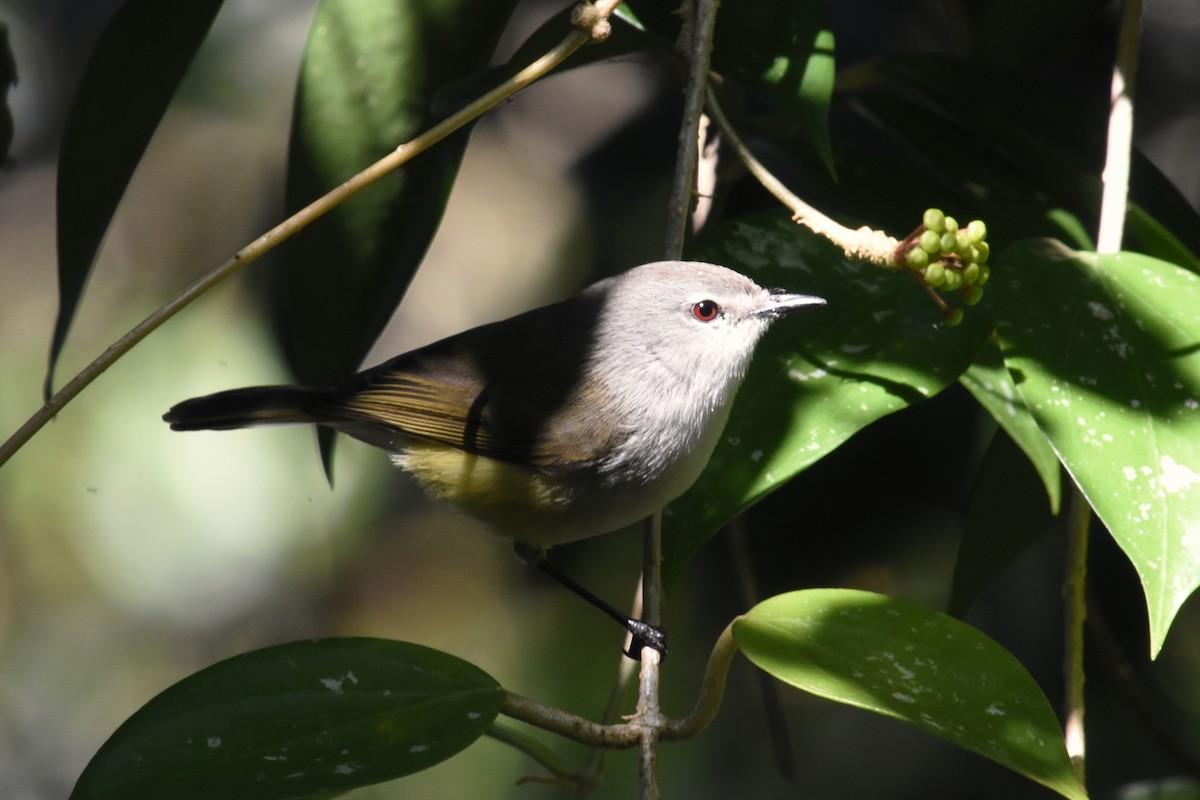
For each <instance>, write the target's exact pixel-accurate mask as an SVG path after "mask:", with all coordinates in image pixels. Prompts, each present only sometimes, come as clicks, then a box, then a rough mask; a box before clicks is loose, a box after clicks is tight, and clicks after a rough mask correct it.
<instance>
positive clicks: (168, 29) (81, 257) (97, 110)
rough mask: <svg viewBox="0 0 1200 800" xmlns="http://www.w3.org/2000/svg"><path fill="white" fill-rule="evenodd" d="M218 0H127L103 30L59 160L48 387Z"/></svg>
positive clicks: (81, 85) (77, 94) (47, 390)
mask: <svg viewBox="0 0 1200 800" xmlns="http://www.w3.org/2000/svg"><path fill="white" fill-rule="evenodd" d="M221 1H222V0H195V2H188V3H163V2H161V0H128V2H126V3H125V5H123V6H122V7H121V8H120V10H118V11H117V13H116V15H115V16H114V17H113V18H112V21H111V22H110V23H109V24H108V27H107V28H105V29H104V34H103V35H102V36H101V37H100V41H99V43H98V44H97V45H96V50H95V52H94V53H93V54H92V58H91V60H90V61H89V62H88V64H87V67H86V68H85V69H84V72H83V77H82V79H81V80H80V83H79V88H78V90H77V91H76V92H75V99H74V100H73V101H72V104H71V110H70V111H69V112H68V114H67V122H66V127H65V128H64V129H63V139H62V147H61V152H60V154H59V160H58V200H57V202H58V319H57V320H56V322H55V324H54V337H53V339H52V340H51V344H50V365H49V367H48V369H47V371H46V385H45V394H46V395H47V397H48V396H49V395H50V394H51V392H52V388H53V382H54V368H55V365H56V364H57V362H58V357H59V355H61V353H62V348H63V345H64V344H65V343H66V339H67V332H68V331H69V330H70V327H71V321H72V320H73V319H74V317H75V311H76V310H77V308H78V307H79V300H80V298H81V297H82V295H83V289H84V285H85V284H86V283H87V279H88V275H89V273H90V272H91V270H92V264H93V263H94V262H95V260H96V253H97V251H98V250H99V249H100V242H101V240H102V239H103V238H104V232H105V231H106V230H108V225H109V223H110V222H111V221H112V217H113V214H114V213H115V212H116V210H117V204H118V203H120V201H121V196H122V195H123V194H124V193H125V187H126V186H128V184H129V179H130V177H132V175H133V171H134V169H135V168H136V167H137V164H138V161H140V160H141V158H142V153H144V152H145V150H146V145H147V144H149V143H150V137H151V136H152V135H153V133H154V129H155V128H156V127H158V123H159V120H161V119H162V116H163V113H164V112H165V111H166V109H167V105H168V103H170V101H171V97H172V96H173V95H174V94H175V90H176V88H178V86H179V82H180V81H181V80H182V79H183V75H184V73H185V72H186V71H187V68H188V65H190V64H191V63H192V58H193V57H194V56H195V54H196V51H197V50H198V49H199V47H200V43H201V42H202V41H203V40H204V37H205V35H206V34H207V33H208V29H209V28H210V27H211V26H212V22H213V19H215V18H216V16H217V12H218V11H220V9H221Z"/></svg>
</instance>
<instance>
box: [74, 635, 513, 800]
mask: <svg viewBox="0 0 1200 800" xmlns="http://www.w3.org/2000/svg"><path fill="white" fill-rule="evenodd" d="M503 698H504V690H503V689H501V688H500V686H499V685H497V683H496V682H495V681H494V680H493V679H492V678H491V677H490V676H488V675H487V674H486V673H484V672H483V671H482V670H480V669H479V668H478V667H475V666H473V665H472V664H469V663H467V662H466V661H463V660H461V659H459V658H455V657H454V656H451V655H447V654H446V653H441V652H438V651H437V650H432V649H430V648H428V647H422V646H420V645H415V644H409V643H407V642H394V641H386V640H383V639H351V638H346V639H321V640H317V641H307V642H294V643H292V644H284V645H278V646H276V647H268V648H266V649H263V650H255V651H253V652H250V653H245V654H243V655H240V656H235V657H234V658H230V659H227V660H225V661H221V662H219V663H217V664H214V665H213V666H211V667H208V668H207V669H203V670H201V671H200V672H197V673H195V674H194V675H191V676H189V677H187V678H184V679H183V680H181V681H180V682H179V683H176V684H175V685H174V686H171V687H169V688H168V689H166V690H165V691H163V692H162V693H161V694H159V695H158V696H157V697H155V698H154V699H152V700H151V701H150V702H149V703H147V704H146V705H145V706H143V707H142V708H141V709H140V710H139V711H137V712H136V713H135V714H134V715H133V716H132V717H130V718H129V719H128V720H126V722H125V724H123V725H122V726H121V727H120V728H118V729H117V731H116V732H115V733H114V734H113V735H112V736H111V737H110V738H109V740H108V741H107V742H105V743H104V745H103V746H102V747H101V748H100V750H99V752H97V753H96V755H95V756H94V757H93V758H92V760H91V763H89V764H88V766H87V768H86V769H85V770H84V772H83V775H82V776H80V778H79V781H78V783H76V785H75V790H74V791H73V792H72V793H71V799H72V800H97V799H99V798H121V799H122V800H151V799H152V798H171V800H185V799H186V798H197V800H199V799H200V798H213V797H220V798H223V799H224V800H236V798H254V799H255V800H270V799H271V798H275V799H278V798H291V797H309V796H311V795H313V794H316V793H340V792H344V791H346V790H348V789H351V788H354V787H356V786H366V785H368V784H372V783H379V782H381V781H386V780H391V779H392V778H398V777H400V776H402V775H408V774H410V773H412V772H417V771H419V770H422V769H426V768H427V767H430V766H433V765H434V764H436V763H438V762H439V761H444V760H445V759H447V758H449V757H450V756H452V755H454V754H455V753H457V752H459V751H460V750H462V749H463V748H464V747H466V746H467V745H469V744H470V743H471V742H473V741H475V740H476V739H478V738H479V737H480V736H482V735H483V734H484V732H485V731H486V730H487V729H488V727H489V726H490V725H491V723H492V721H493V720H494V719H495V718H496V715H497V714H499V712H500V705H501V703H502V701H503Z"/></svg>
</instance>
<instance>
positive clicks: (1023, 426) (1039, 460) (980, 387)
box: [959, 343, 1062, 514]
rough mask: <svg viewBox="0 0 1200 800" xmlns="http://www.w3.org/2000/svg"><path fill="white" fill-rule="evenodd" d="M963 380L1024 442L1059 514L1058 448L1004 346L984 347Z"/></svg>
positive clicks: (1051, 503)
mask: <svg viewBox="0 0 1200 800" xmlns="http://www.w3.org/2000/svg"><path fill="white" fill-rule="evenodd" d="M959 382H960V383H961V384H962V385H963V386H965V387H966V388H967V390H968V391H969V392H970V393H971V394H972V395H973V396H974V397H975V399H976V400H978V401H979V404H980V405H982V406H983V407H984V408H985V409H987V412H988V413H989V414H991V415H992V418H993V419H995V420H996V422H998V423H1000V427H1002V428H1004V430H1005V431H1007V432H1008V435H1009V436H1011V437H1012V438H1013V441H1015V442H1016V443H1017V444H1018V445H1020V447H1021V449H1022V450H1023V451H1024V452H1025V455H1026V456H1028V458H1029V460H1030V462H1031V463H1032V464H1033V466H1034V468H1035V469H1036V470H1037V473H1038V475H1039V476H1040V477H1041V479H1042V485H1043V486H1044V487H1045V488H1046V496H1047V497H1048V498H1049V499H1050V511H1051V513H1054V514H1057V513H1058V509H1059V507H1060V506H1061V504H1062V476H1061V474H1060V471H1059V467H1058V456H1056V455H1054V448H1052V447H1051V446H1050V442H1048V441H1047V440H1046V435H1045V434H1044V433H1042V430H1041V428H1039V427H1038V424H1037V420H1035V419H1034V418H1033V415H1032V414H1031V413H1029V409H1028V408H1026V407H1025V401H1024V400H1022V399H1021V396H1020V394H1019V393H1018V392H1017V387H1016V385H1014V384H1013V381H1012V377H1011V376H1010V375H1009V374H1008V370H1007V369H1006V368H1005V366H1004V359H1003V357H1002V356H1001V355H1000V349H999V348H998V347H997V346H996V345H995V344H992V343H989V344H988V345H987V346H986V347H984V348H983V350H981V351H980V352H979V357H978V358H976V359H975V363H974V364H972V365H971V366H970V368H969V369H968V370H967V371H966V372H965V373H963V376H962V377H961V378H960V379H959Z"/></svg>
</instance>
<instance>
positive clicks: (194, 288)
mask: <svg viewBox="0 0 1200 800" xmlns="http://www.w3.org/2000/svg"><path fill="white" fill-rule="evenodd" d="M617 4H618V0H595V2H594V3H591V4H587V5H580V6H578V7H576V10H575V13H574V14H573V15H572V23H573V24H574V25H575V26H576V29H575V30H573V31H571V33H569V34H568V35H567V36H566V38H564V39H563V40H562V42H560V43H559V44H558V45H557V46H556V47H554V48H553V49H551V50H550V51H549V52H547V53H546V54H545V55H544V56H542V57H541V58H539V59H537V60H536V61H534V62H533V63H532V64H530V65H529V66H528V67H526V68H524V69H523V70H521V71H520V72H518V73H517V74H516V75H514V76H512V77H511V78H509V79H508V80H507V81H505V82H504V83H502V84H501V85H500V86H497V87H496V88H495V89H493V90H491V91H489V92H487V93H486V94H484V95H482V96H481V97H479V98H478V99H476V100H474V101H473V102H471V103H469V104H467V105H466V106H464V107H463V108H462V109H461V110H459V111H458V112H456V113H454V114H452V115H451V116H449V117H447V118H446V119H445V120H443V121H442V122H439V123H438V124H437V125H434V126H433V127H432V128H430V129H429V130H427V131H426V132H424V133H422V134H421V135H420V136H417V137H416V138H415V139H413V140H411V141H409V142H405V143H404V144H402V145H400V146H399V147H397V148H396V149H395V150H394V151H392V152H391V153H389V154H388V155H387V156H385V157H384V158H382V159H380V160H379V161H377V162H375V163H374V164H372V165H371V166H369V167H367V168H366V169H365V170H363V171H362V172H360V173H358V174H357V175H355V176H354V177H352V178H350V179H349V180H347V181H346V182H345V183H343V184H341V185H340V186H338V187H337V188H335V189H334V190H333V191H331V192H329V193H328V194H326V195H325V196H324V197H321V198H319V199H317V200H315V201H314V202H312V203H310V204H309V205H308V206H306V207H304V208H303V209H301V210H300V211H298V212H296V213H295V214H293V215H292V216H291V217H289V218H288V219H286V220H284V221H283V222H281V223H279V224H278V225H276V226H275V227H274V228H272V229H271V230H270V231H268V232H267V233H265V234H263V235H262V236H260V237H259V238H257V239H255V240H254V241H253V242H251V243H250V244H248V245H246V246H245V247H243V248H242V249H241V250H239V251H237V252H236V253H235V254H234V255H233V257H232V258H230V259H228V260H227V261H225V262H224V263H222V264H220V265H218V266H217V267H215V268H214V269H212V270H211V271H209V272H207V273H205V274H204V275H202V276H201V277H200V278H198V279H197V280H196V281H194V282H193V283H192V284H191V285H189V286H188V287H187V288H185V289H184V290H183V292H181V293H180V294H179V295H178V296H177V297H175V298H174V299H173V300H171V301H170V302H168V303H167V304H166V305H164V306H162V307H161V308H159V309H158V310H157V311H155V312H154V313H153V314H151V315H150V316H148V317H146V319H144V320H142V321H141V322H140V323H138V324H137V325H136V326H135V327H134V328H133V329H132V330H130V331H129V332H128V333H126V334H125V335H124V336H122V337H121V338H120V339H118V340H117V341H116V342H114V343H113V344H112V345H110V346H109V347H108V349H107V350H105V351H104V352H103V353H101V354H100V356H99V357H97V358H96V360H94V361H93V362H92V363H90V364H88V365H87V366H86V367H84V368H83V370H81V371H80V372H79V374H78V375H76V376H75V377H74V378H72V379H71V380H70V381H68V382H67V383H66V385H64V386H63V387H62V388H61V389H59V390H58V392H57V393H56V394H55V395H54V396H53V397H51V398H50V399H49V400H47V401H46V402H45V404H43V405H42V407H41V408H39V409H38V410H37V411H36V412H35V413H34V414H33V416H31V417H30V418H29V419H28V420H27V421H26V422H25V424H24V425H22V426H21V427H20V428H18V429H17V431H16V432H15V433H14V434H13V435H12V436H10V437H9V438H8V440H7V441H5V442H4V444H2V445H0V466H3V465H4V464H5V462H7V461H8V460H9V459H10V458H11V457H12V456H13V454H14V453H16V452H17V451H18V450H20V449H21V447H22V446H24V444H25V443H26V442H27V441H29V440H30V439H31V438H32V437H33V435H34V434H35V433H37V432H38V431H39V430H41V429H42V428H43V427H44V426H45V425H46V423H47V422H49V421H50V420H51V419H53V418H54V416H55V415H56V414H58V412H59V411H61V410H62V409H63V408H64V407H65V406H66V405H67V403H69V402H71V400H73V399H74V398H75V397H76V396H77V395H78V394H79V393H80V392H82V391H83V390H84V389H85V388H87V386H88V385H89V384H90V383H91V382H92V381H94V380H95V379H96V378H98V377H100V375H101V374H103V373H104V371H105V370H107V369H108V368H109V367H111V366H112V365H113V364H114V363H116V361H117V359H119V358H121V357H122V356H123V355H125V353H127V352H129V350H131V349H132V348H133V347H134V345H136V344H137V343H138V342H140V341H142V339H145V338H146V337H147V336H148V335H150V334H151V333H152V332H154V331H155V330H157V329H158V327H159V326H160V325H162V324H163V323H164V322H166V321H167V320H169V319H170V318H171V317H173V316H175V314H177V313H178V312H179V311H181V310H183V309H184V308H185V307H187V305H188V304H190V303H191V302H192V301H193V300H195V299H196V298H198V297H200V296H201V295H202V294H204V293H205V292H207V291H208V290H209V289H211V288H213V287H214V286H216V285H217V284H219V283H220V282H221V281H223V280H225V279H226V278H228V277H230V276H231V275H234V274H236V273H238V272H239V271H240V270H241V269H242V268H243V267H245V266H246V265H247V264H250V263H252V262H254V261H257V260H258V259H259V258H260V257H262V256H263V255H264V254H266V253H267V252H269V251H271V250H272V249H274V248H275V247H277V246H279V245H280V244H282V243H283V242H285V241H287V240H288V239H290V238H291V237H292V236H294V235H296V234H297V233H299V232H300V231H301V230H303V229H304V228H305V227H306V226H308V225H309V224H310V223H312V222H313V221H314V220H316V219H317V218H319V217H320V216H322V215H323V214H325V213H327V212H328V211H329V210H330V209H332V208H334V207H335V206H337V205H338V204H339V203H341V202H343V201H344V200H346V199H347V198H349V197H351V196H352V195H354V194H355V193H357V192H359V191H361V190H362V189H364V188H366V187H367V186H370V185H371V184H373V183H375V182H376V181H378V180H379V179H380V178H382V177H383V176H385V175H387V174H389V173H391V172H393V171H395V170H396V169H397V168H398V167H400V166H401V165H402V164H405V163H406V162H408V161H409V160H410V159H412V158H413V157H414V156H416V155H417V154H419V153H422V152H424V151H425V150H428V149H429V148H430V147H431V146H433V145H434V144H436V143H438V142H440V141H441V140H442V139H445V138H446V137H447V136H449V135H450V134H451V133H453V132H455V131H456V130H458V129H460V128H462V127H463V126H464V125H466V124H467V123H469V122H471V121H472V120H474V119H476V118H477V117H479V116H481V115H483V114H484V113H486V112H487V111H490V110H491V109H493V108H495V107H496V106H498V105H499V104H501V103H503V102H504V101H506V100H508V99H509V98H511V97H513V96H514V95H516V94H517V93H518V92H520V91H522V90H523V89H525V88H526V87H528V86H529V85H530V84H532V83H533V82H535V81H537V80H538V79H540V78H542V77H544V76H545V75H546V74H547V73H549V72H551V71H552V70H554V69H555V68H556V67H558V66H559V65H560V64H561V63H562V62H563V61H565V60H566V59H567V57H569V56H570V55H571V54H572V53H574V52H575V51H576V50H578V49H579V48H580V47H582V46H583V45H585V44H587V43H588V42H591V41H600V40H603V39H604V38H605V37H607V35H608V30H609V29H608V16H609V15H610V14H611V13H612V11H613V9H614V8H615V7H616V6H617Z"/></svg>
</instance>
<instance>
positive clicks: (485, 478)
mask: <svg viewBox="0 0 1200 800" xmlns="http://www.w3.org/2000/svg"><path fill="white" fill-rule="evenodd" d="M392 460H393V461H394V462H395V463H396V465H397V466H398V467H400V468H402V469H404V470H405V471H407V472H408V473H409V474H411V475H412V476H413V477H414V478H415V479H416V480H417V482H418V483H419V484H421V487H422V488H423V489H425V491H427V492H429V493H430V494H432V495H433V496H434V497H436V498H438V499H440V500H448V501H450V502H452V503H454V504H455V505H457V506H459V507H460V508H462V509H463V510H464V511H466V512H467V513H468V514H471V515H472V516H475V517H478V518H480V519H482V520H484V521H486V522H488V523H489V524H490V525H492V526H493V527H495V528H496V529H497V532H498V533H501V534H502V535H508V536H517V535H520V534H521V532H523V531H526V530H528V529H530V528H538V527H540V526H541V525H543V524H545V523H546V522H548V521H549V518H553V517H557V516H561V515H564V514H567V513H568V512H569V511H570V510H571V499H572V492H571V488H570V486H568V485H567V482H566V481H565V480H563V479H562V478H560V477H557V476H553V475H546V474H544V473H540V472H536V471H534V470H531V469H529V468H528V467H523V466H520V465H518V464H511V463H508V462H505V461H497V460H496V459H494V458H488V457H486V456H479V455H472V454H470V453H466V452H464V451H462V450H458V449H456V448H453V447H448V446H446V445H442V444H438V443H436V442H424V441H412V442H410V443H409V444H408V446H407V447H406V448H405V451H404V452H403V453H398V454H396V455H394V456H392Z"/></svg>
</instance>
